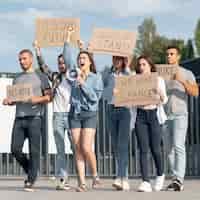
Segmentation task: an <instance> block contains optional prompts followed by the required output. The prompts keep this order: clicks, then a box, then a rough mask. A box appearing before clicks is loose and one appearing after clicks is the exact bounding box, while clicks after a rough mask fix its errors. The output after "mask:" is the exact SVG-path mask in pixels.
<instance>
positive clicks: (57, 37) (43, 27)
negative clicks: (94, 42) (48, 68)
mask: <svg viewBox="0 0 200 200" xmlns="http://www.w3.org/2000/svg"><path fill="white" fill-rule="evenodd" d="M69 27H72V28H73V30H74V32H73V33H72V35H71V43H72V44H73V45H74V46H77V40H79V39H80V19H64V18H63V19H62V18H53V19H37V20H36V40H37V41H38V43H39V45H40V46H41V47H50V46H63V44H64V42H65V41H66V40H67V30H68V28H69Z"/></svg>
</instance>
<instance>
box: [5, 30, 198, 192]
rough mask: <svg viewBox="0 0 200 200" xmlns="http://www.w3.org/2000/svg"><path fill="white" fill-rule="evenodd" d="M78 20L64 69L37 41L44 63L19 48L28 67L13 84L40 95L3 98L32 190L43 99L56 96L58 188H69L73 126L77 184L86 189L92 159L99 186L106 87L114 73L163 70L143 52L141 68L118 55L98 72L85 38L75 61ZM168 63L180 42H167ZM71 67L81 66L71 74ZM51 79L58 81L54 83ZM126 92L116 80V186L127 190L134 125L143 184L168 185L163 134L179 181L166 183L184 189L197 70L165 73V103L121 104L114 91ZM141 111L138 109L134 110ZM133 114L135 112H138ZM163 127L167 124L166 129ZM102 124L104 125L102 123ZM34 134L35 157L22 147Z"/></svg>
mask: <svg viewBox="0 0 200 200" xmlns="http://www.w3.org/2000/svg"><path fill="white" fill-rule="evenodd" d="M72 33H73V30H72V28H68V38H67V40H66V42H65V44H64V49H63V53H62V54H60V55H59V56H58V58H57V62H58V72H52V71H51V69H50V68H49V67H48V65H47V64H46V63H45V61H44V59H43V57H42V54H41V50H40V47H39V45H38V43H37V41H35V42H34V48H35V52H36V56H37V61H38V64H39V67H40V71H41V72H38V71H35V69H34V67H33V53H32V52H31V51H30V50H28V49H24V50H22V51H20V52H19V63H20V65H21V68H22V73H20V74H19V75H17V77H16V78H15V79H14V81H13V84H25V83H29V84H31V85H32V88H33V97H31V98H30V99H28V100H27V101H23V102H13V101H12V100H11V99H9V98H5V99H4V100H3V104H4V105H16V117H15V122H14V126H13V132H12V142H11V152H12V154H13V155H14V157H15V158H16V160H17V161H18V162H19V164H20V165H21V166H22V168H23V169H24V171H25V173H26V174H27V179H26V180H25V182H24V189H25V190H26V191H33V190H34V184H35V181H36V178H37V173H38V168H39V161H40V136H41V125H42V124H41V123H42V122H41V119H42V116H43V114H44V105H45V104H46V103H49V102H51V101H52V102H53V130H54V138H55V143H56V148H57V157H56V158H57V169H56V177H57V186H56V189H57V190H68V189H69V188H70V185H69V181H68V174H67V169H66V157H65V141H64V140H65V132H66V131H67V132H68V134H69V138H70V141H71V143H72V146H73V152H74V155H75V159H76V168H77V174H78V187H77V188H76V191H78V192H84V191H87V189H88V188H87V185H86V180H85V165H86V162H87V163H88V164H89V167H90V170H91V175H92V187H93V188H95V187H99V186H100V185H101V184H102V183H101V181H100V178H99V176H98V172H97V162H96V155H95V153H94V150H93V145H94V143H95V132H96V126H97V114H98V104H99V100H100V98H101V97H102V93H103V90H106V89H108V88H112V85H113V80H115V78H116V77H118V76H129V75H133V74H135V73H136V74H146V75H150V74H151V73H154V72H156V67H155V64H154V63H153V61H152V59H151V58H150V57H148V56H147V55H141V56H140V57H138V58H137V65H136V67H135V72H133V71H131V70H130V68H129V60H128V58H126V57H121V56H113V57H112V58H113V59H112V68H111V70H110V73H109V74H108V76H107V78H106V80H105V81H103V80H102V77H101V74H100V73H98V72H97V70H96V66H95V62H94V59H93V55H92V54H91V53H89V52H88V51H87V50H84V49H83V43H82V42H80V41H79V47H80V52H79V54H78V56H77V66H76V65H75V64H74V63H73V59H72V48H71V47H70V40H71V35H72ZM166 59H167V63H168V64H173V65H179V60H180V50H179V48H178V47H176V46H169V47H168V48H167V49H166ZM70 72H77V76H75V78H71V75H70ZM49 81H50V82H51V83H52V84H51V85H50V84H49ZM117 92H119V91H117V90H116V88H115V87H113V89H112V91H110V93H109V95H107V102H108V108H109V113H108V116H109V118H110V120H111V124H110V125H111V127H110V131H111V138H112V145H113V150H114V155H115V159H116V165H115V167H116V179H115V180H114V182H113V184H112V186H113V187H114V188H115V189H116V190H123V191H128V190H129V189H130V185H129V181H128V143H129V135H130V127H133V126H134V127H135V132H136V137H137V141H138V146H139V151H140V168H141V175H142V182H141V184H140V185H139V187H138V191H140V192H151V191H152V190H155V191H160V190H162V189H163V185H164V180H165V174H164V167H163V157H162V154H161V152H162V151H161V148H162V146H161V142H162V139H163V134H162V132H165V133H164V139H163V140H164V141H163V142H164V143H165V142H166V143H168V146H169V152H168V153H169V161H170V169H171V171H172V181H171V183H170V184H169V185H168V186H167V189H171V190H174V191H182V190H183V181H184V176H185V167H186V158H185V157H186V156H185V155H186V153H185V139H186V133H187V127H188V124H187V123H188V111H187V98H188V95H191V96H198V85H197V83H196V81H195V77H194V75H193V73H192V72H191V71H189V70H186V69H184V68H183V67H181V66H179V67H178V71H177V73H176V75H175V78H174V80H169V81H164V80H163V78H162V77H158V88H157V89H156V91H155V92H156V94H157V95H158V96H159V98H160V103H159V104H158V105H145V106H138V107H134V108H129V107H125V106H123V107H117V106H115V105H114V96H115V94H116V93H117ZM134 116H135V117H134ZM133 118H134V119H133ZM163 127H164V128H165V129H163ZM100 132H101V131H100ZM26 138H27V139H28V140H29V152H30V153H29V157H27V155H25V154H23V152H22V148H23V144H24V141H25V139H26ZM149 149H150V151H151V153H152V157H153V160H154V163H155V168H156V174H157V177H156V179H155V183H154V185H152V184H151V182H150V178H149V174H148V166H149V164H150V163H149V160H148V151H149Z"/></svg>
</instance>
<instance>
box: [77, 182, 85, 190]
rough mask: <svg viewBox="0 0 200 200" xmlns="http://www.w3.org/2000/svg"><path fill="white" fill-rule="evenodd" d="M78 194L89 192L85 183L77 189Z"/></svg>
mask: <svg viewBox="0 0 200 200" xmlns="http://www.w3.org/2000/svg"><path fill="white" fill-rule="evenodd" d="M76 192H87V186H86V184H85V183H82V184H80V185H79V186H78V187H77V188H76Z"/></svg>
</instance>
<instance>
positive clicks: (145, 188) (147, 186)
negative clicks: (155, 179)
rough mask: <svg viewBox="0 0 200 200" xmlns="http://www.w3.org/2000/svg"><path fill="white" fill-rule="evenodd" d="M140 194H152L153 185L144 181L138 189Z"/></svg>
mask: <svg viewBox="0 0 200 200" xmlns="http://www.w3.org/2000/svg"><path fill="white" fill-rule="evenodd" d="M138 192H152V187H151V184H150V183H149V182H147V181H143V182H142V183H141V184H140V186H139V187H138Z"/></svg>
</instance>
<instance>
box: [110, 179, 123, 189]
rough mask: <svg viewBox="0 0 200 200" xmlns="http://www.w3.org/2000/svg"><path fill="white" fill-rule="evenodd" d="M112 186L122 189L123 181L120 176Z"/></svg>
mask: <svg viewBox="0 0 200 200" xmlns="http://www.w3.org/2000/svg"><path fill="white" fill-rule="evenodd" d="M112 186H113V187H114V188H115V189H116V190H122V181H121V179H120V178H116V179H115V181H114V183H113V184H112Z"/></svg>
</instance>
